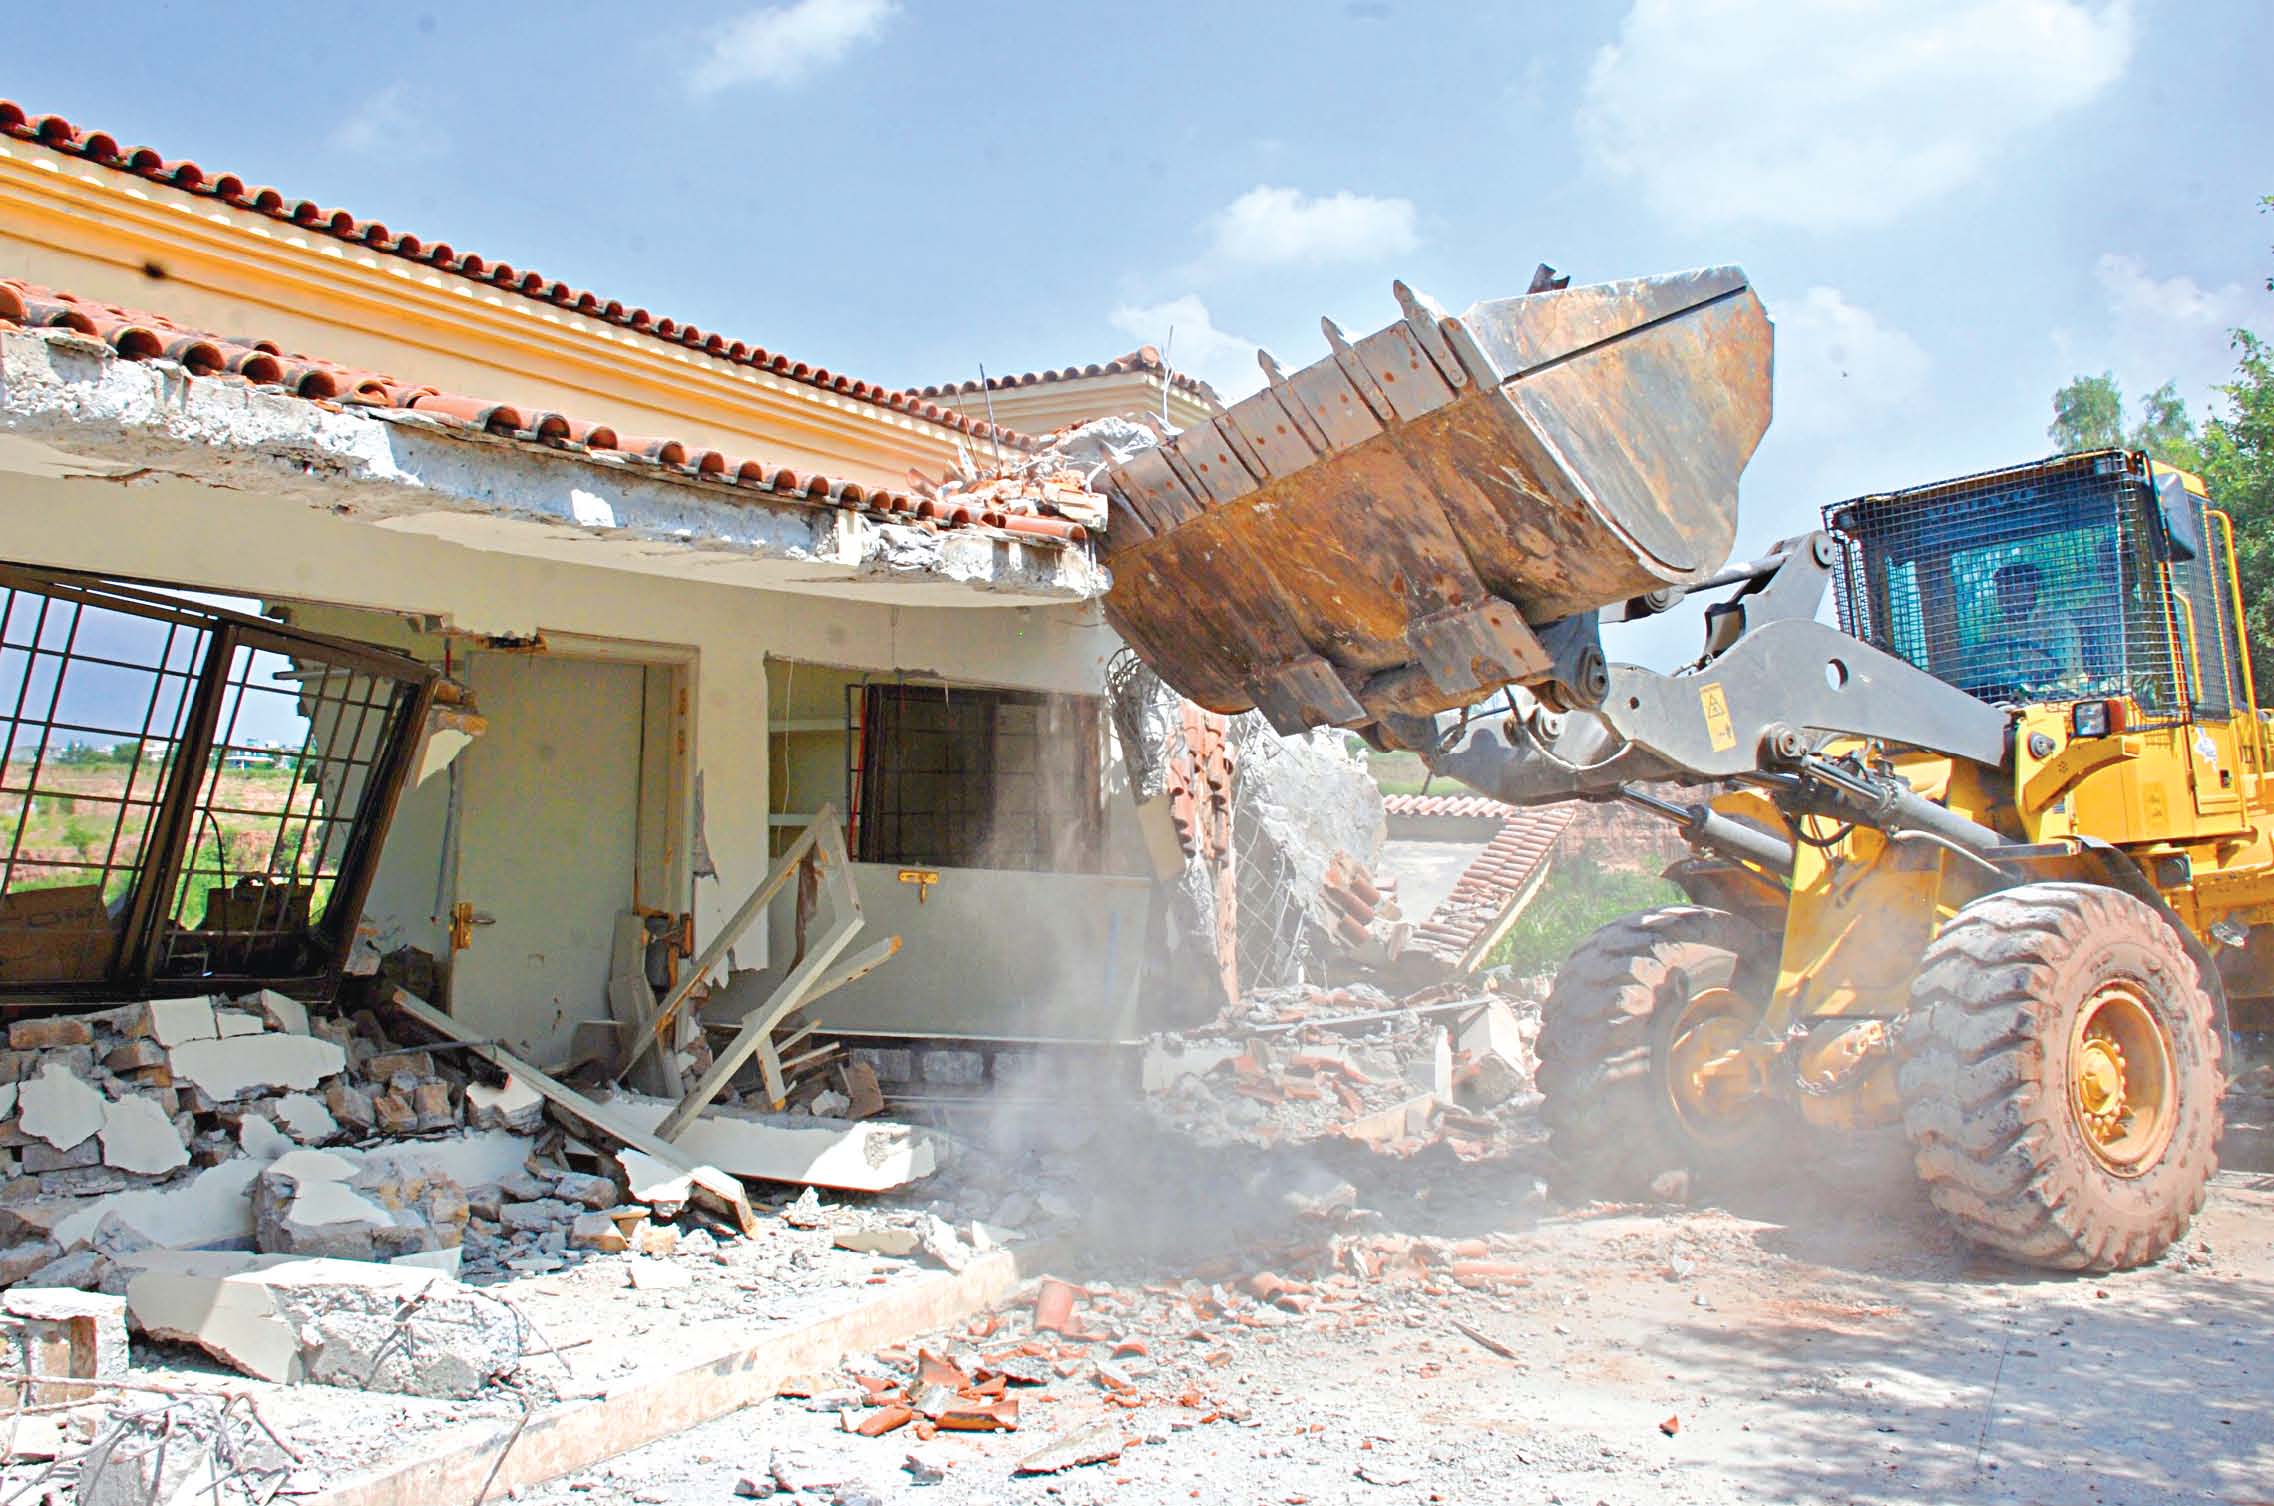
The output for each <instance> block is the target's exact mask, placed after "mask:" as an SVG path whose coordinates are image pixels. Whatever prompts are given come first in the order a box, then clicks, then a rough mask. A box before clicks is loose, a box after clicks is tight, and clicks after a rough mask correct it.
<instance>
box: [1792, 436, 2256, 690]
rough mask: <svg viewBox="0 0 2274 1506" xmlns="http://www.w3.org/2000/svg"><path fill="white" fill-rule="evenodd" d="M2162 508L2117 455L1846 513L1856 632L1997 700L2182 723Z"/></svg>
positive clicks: (1901, 495)
mask: <svg viewBox="0 0 2274 1506" xmlns="http://www.w3.org/2000/svg"><path fill="white" fill-rule="evenodd" d="M2152 500H2153V499H2152V494H2151V492H2150V489H2149V485H2148V481H2147V478H2146V477H2145V476H2144V475H2143V474H2142V473H2141V470H2140V468H2139V465H2138V463H2137V462H2136V461H2135V460H2134V459H2133V457H2131V456H2128V455H2125V454H2122V453H2119V452H2101V453H2098V454H2088V455H2073V456H2062V457H2059V458H2056V459H2053V460H2048V461H2043V462H2039V463H2037V464H2034V465H2027V466H2016V467H2011V468H2008V469H2005V470H1999V471H1988V472H1984V473H1982V474H1979V475H1974V476H1965V477H1961V478H1959V479H1957V480H1954V481H1945V482H1939V483H1936V484H1935V485H1932V486H1924V487H1915V488H1912V489H1910V490H1908V491H1901V492H1890V493H1882V494H1878V495H1873V496H1867V497H1858V498H1855V499H1853V500H1850V501H1846V502H1839V503H1835V504H1833V505H1832V506H1830V507H1828V508H1826V509H1825V510H1824V524H1825V527H1826V529H1827V530H1828V531H1829V532H1830V533H1831V534H1832V536H1833V538H1834V539H1835V540H1836V541H1837V542H1838V544H1839V547H1840V551H1841V556H1842V558H1841V563H1840V567H1839V569H1838V570H1837V572H1836V574H1835V588H1836V596H1837V601H1838V606H1839V614H1840V626H1841V628H1842V629H1843V630H1845V631H1846V632H1848V633H1851V634H1853V635H1854V636H1856V637H1858V638H1861V639H1862V640H1864V641H1865V642H1867V643H1870V644H1872V645H1874V646H1875V647H1878V648H1882V649H1885V650H1887V651H1888V652H1890V653H1893V654H1896V655H1899V656H1900V657H1902V658H1904V659H1907V660H1909V661H1910V662H1911V663H1912V664H1915V665H1917V666H1918V667H1919V668H1921V669H1923V670H1926V671H1927V672H1928V673H1929V674H1932V675H1934V676H1936V677H1937V678H1938V679H1941V680H1944V681H1946V682H1948V683H1950V684H1952V685H1955V686H1957V687H1958V688H1959V689H1961V690H1964V691H1966V692H1968V693H1969V694H1972V695H1976V696H1979V697H1981V698H1982V699H1984V700H1987V701H1993V702H2008V701H2010V702H2039V701H2055V700H2074V699H2083V698H2087V697H2093V696H2116V695H2129V696H2130V697H2132V699H2133V700H2134V701H2135V702H2136V703H2137V705H2138V706H2139V708H2140V709H2141V711H2142V712H2143V713H2145V715H2146V718H2147V720H2148V721H2149V722H2151V723H2152V722H2156V721H2176V720H2179V719H2181V718H2182V717H2183V716H2184V714H2185V712H2186V709H2187V708H2186V704H2185V700H2184V699H2183V692H2182V689H2181V687H2182V686H2183V684H2184V683H2185V682H2184V681H2183V680H2182V678H2181V677H2180V675H2179V673H2178V669H2177V666H2178V664H2179V663H2180V662H2181V660H2180V658H2179V654H2178V645H2177V642H2176V639H2175V635H2174V633H2173V630H2172V622H2171V613H2170V611H2169V609H2168V606H2167V600H2166V595H2165V592H2164V587H2163V580H2164V576H2163V569H2164V567H2163V566H2162V564H2161V563H2160V562H2159V560H2158V555H2157V550H2156V541H2155V539H2154V537H2153V536H2152V534H2153V529H2154V527H2155V523H2154V518H2155V513H2154V510H2153V507H2152ZM2197 564H2198V568H2200V569H2204V570H2205V576H2206V580H2207V579H2208V570H2207V568H2206V567H2205V565H2204V562H2197ZM2210 594H2212V595H2214V596H2215V595H2216V593H2210ZM2224 615H2225V614H2224V613H2223V612H2222V610H2221V609H2220V608H2219V607H2217V606H2213V607H2212V608H2211V609H2210V612H2209V617H2210V618H2214V619H2220V620H2223V617H2224ZM2209 636H2216V634H2212V635H2209ZM2225 659H2226V656H2225V654H2224V652H2223V650H2222V651H2221V652H2220V654H2219V664H2220V666H2221V668H2220V669H2219V671H2218V673H2219V674H2222V675H2223V674H2224V673H2225V672H2226V671H2225V669H2224V665H2225Z"/></svg>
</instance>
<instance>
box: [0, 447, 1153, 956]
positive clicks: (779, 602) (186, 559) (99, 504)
mask: <svg viewBox="0 0 2274 1506" xmlns="http://www.w3.org/2000/svg"><path fill="white" fill-rule="evenodd" d="M0 556H4V557H5V558H8V559H11V560H16V561H21V562H25V563H31V564H44V565H52V566H58V567H63V568H70V569H79V570H92V571H98V572H102V573H105V574H112V575H119V576H125V577H131V578H140V579H148V580H155V581H162V582H169V583H172V584H176V585H181V586H186V587H190V588H193V589H199V590H209V591H221V592H229V593H234V594H240V595H249V596H257V597H263V598H293V599H300V600H305V601H311V602H325V603H332V604H335V605H341V606H354V607H363V608H369V609H373V610H375V611H380V612H386V613H397V614H402V613H408V614H413V615H415V616H418V617H421V618H427V619H431V623H432V625H433V626H436V627H450V628H455V629H457V630H460V631H465V632H476V633H495V634H514V635H526V634H529V633H533V632H548V633H554V634H578V635H584V636H587V637H590V638H595V639H605V640H616V641H618V642H622V643H634V644H636V643H648V644H654V645H659V646H661V647H663V648H666V649H669V648H682V647H683V648H686V649H691V650H693V651H694V653H695V655H696V662H695V664H694V666H693V668H692V672H691V678H692V681H693V709H692V723H693V726H692V733H691V748H690V762H691V763H692V765H693V767H694V768H695V769H697V770H700V771H701V772H702V774H703V776H704V781H705V786H706V788H705V795H706V817H707V823H706V836H707V838H708V843H709V848H710V851H711V854H712V856H713V858H714V860H715V861H716V863H717V866H718V869H719V879H718V881H716V882H710V881H704V882H701V883H699V884H698V885H697V886H696V889H695V908H696V916H697V926H696V930H697V938H698V944H700V943H701V942H702V941H704V940H707V939H708V938H709V936H710V935H711V933H712V932H713V930H714V929H715V927H716V926H717V925H718V924H719V923H720V921H721V920H723V919H724V918H725V916H727V915H729V914H731V913H732V912H733V910H734V908H735V906H736V905H737V904H738V903H739V902H740V901H741V898H742V896H743V895H744V894H745V893H746V892H747V891H748V890H749V888H750V887H751V886H752V885H753V884H755V883H756V882H757V880H758V879H759V878H760V877H761V876H763V874H764V872H765V870H766V867H767V866H768V825H767V811H768V798H767V792H768V783H769V780H768V763H769V758H770V752H769V746H768V737H767V722H768V712H767V702H768V695H767V660H768V657H769V655H775V656H781V657H786V658H796V659H804V660H810V661H814V662H819V663H830V664H837V665H842V666H845V667H848V668H852V669H857V670H867V671H870V672H873V673H878V674H890V673H893V672H895V671H909V672H915V673H922V674H926V675H932V676H937V677H942V678H947V679H954V680H964V681H968V682H974V683H981V684H992V685H1002V686H1009V687H1016V688H1027V689H1035V690H1052V691H1072V692H1081V693H1092V694H1094V693H1096V692H1097V690H1098V689H1099V687H1100V686H1101V685H1102V684H1103V678H1104V668H1105V663H1106V660H1107V659H1108V658H1109V657H1110V655H1111V654H1112V653H1113V651H1114V650H1115V649H1116V648H1117V647H1118V640H1117V639H1116V638H1115V637H1114V635H1113V634H1112V633H1111V632H1110V630H1108V629H1107V628H1105V627H1104V626H1103V623H1102V619H1100V617H1099V616H1098V614H1097V609H1096V608H1095V607H1094V606H1079V607H1063V608H1055V607H1054V608H1029V607H1018V608H983V607H981V608H960V609H958V608H947V609H942V608H918V607H886V606H878V605H871V604H855V603H849V602H842V601H837V600H832V599H828V598H820V597H812V596H794V597H793V596H787V595H783V594H779V593H773V592H766V591H755V590H748V589H740V588H734V587H727V586H716V585H709V584H704V583H701V582H695V581H678V580H673V579H670V578H667V577H659V576H650V575H639V574H632V573H629V572H622V571H611V570H606V569H599V568H593V567H589V566H580V565H572V564H564V563H558V562H552V561H545V560H533V559H528V558H525V557H521V556H516V555H511V554H504V553H494V552H485V551H480V550H476V549H470V548H465V547H461V546H458V545H454V544H449V543H445V542H443V541H441V540H437V539H434V538H432V537H429V536H424V535H416V534H407V533H398V532H390V531H388V530H384V529H375V528H372V527H369V526H366V525H363V524H359V523H354V522H350V521H346V520H343V519H338V518H334V517H331V516H329V515H326V514H323V513H318V512H315V511H312V510H310V509H308V508H307V507H306V506H304V505H303V504H301V503H299V502H297V501H283V500H279V499H276V498H271V497H265V496H262V495H259V494H256V493H229V492H221V491H216V490H211V489H205V488H199V487H194V486H191V485H189V484H187V483H183V482H180V481H172V480H165V481H156V482H153V483H152V484H149V485H134V486H128V485H119V484H116V483H113V482H107V481H93V480H62V479H52V478H45V477H34V476H27V475H22V474H19V473H0ZM959 595H960V599H965V600H968V599H970V598H969V596H968V594H961V593H959ZM319 615H320V614H313V613H311V614H309V615H308V618H307V620H309V621H310V622H311V623H312V624H314V623H315V621H316V620H317V618H318V616H319ZM377 636H382V637H385V636H389V635H387V634H379V635H377ZM396 641H397V642H398V644H415V643H421V642H423V647H424V651H425V652H427V653H429V654H431V653H432V652H433V644H434V641H435V640H433V639H431V638H428V639H425V640H419V639H416V638H415V637H413V636H412V635H410V634H409V633H408V632H407V630H403V631H400V632H399V634H398V635H397V640H396ZM1109 800H1110V801H1117V802H1118V803H1119V804H1123V805H1125V804H1126V801H1120V800H1119V799H1118V796H1109ZM439 815H440V806H439V803H438V796H437V795H435V794H432V793H427V792H421V793H420V794H418V795H414V797H413V798H412V800H411V801H410V802H409V803H408V804H407V805H406V808H405V810H404V812H403V819H404V821H405V826H404V830H403V832H402V835H401V841H400V843H399V844H398V843H397V842H390V844H389V850H388V855H387V859H386V862H385V863H384V864H383V865H382V885H381V890H380V894H381V900H380V901H377V902H376V903H380V904H383V906H384V907H385V909H386V910H387V912H388V913H389V914H391V915H392V916H394V917H395V918H397V919H399V920H401V921H403V922H404V923H405V924H406V925H416V926H422V927H423V926H426V925H427V921H426V917H428V916H429V915H430V914H431V912H432V905H433V893H434V890H433V874H434V866H435V863H436V861H437V859H438V854H439V841H440V838H439V824H438V823H439ZM1022 887H1024V888H1025V889H1028V890H1031V904H1030V906H1028V907H1027V909H1028V912H1029V913H1030V914H1031V913H1033V912H1040V911H1045V910H1047V909H1048V907H1049V906H1051V905H1052V904H1053V903H1054V902H1055V897H1054V894H1053V885H1052V880H1051V877H1050V876H1049V875H1040V874H1038V875H1033V876H1031V878H1030V879H1029V880H1027V881H1026V883H1025V884H1024V885H1023V886H1022ZM1024 923H1026V917H1025V916H1019V915H1012V916H1006V917H1004V922H1003V925H1004V935H1003V940H1002V944H1003V945H1005V946H1010V945H1015V944H1017V943H1016V939H1015V938H1016V934H1017V930H1018V927H1019V926H1020V925H1022V924H1024ZM427 934H428V936H429V938H430V944H431V937H432V934H433V933H432V930H431V928H430V927H429V928H428V931H427ZM987 939H988V938H984V937H980V938H973V939H972V943H971V944H976V945H982V946H983V945H985V944H986V942H987ZM758 948H759V942H758V941H757V939H756V938H753V939H752V940H750V941H748V942H745V943H744V944H743V946H742V948H741V949H740V956H741V958H742V960H743V963H744V965H745V966H748V965H751V964H752V963H754V962H755V961H756V960H757V953H758Z"/></svg>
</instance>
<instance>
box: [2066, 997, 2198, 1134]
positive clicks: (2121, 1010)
mask: <svg viewBox="0 0 2274 1506" xmlns="http://www.w3.org/2000/svg"><path fill="white" fill-rule="evenodd" d="M2069 1106H2070V1109H2071V1110H2072V1112H2073V1113H2074V1114H2075V1116H2076V1120H2077V1126H2078V1128H2079V1129H2081V1130H2082V1131H2083V1132H2084V1142H2085V1145H2086V1147H2087V1148H2088V1149H2089V1150H2090V1151H2091V1152H2092V1154H2093V1156H2094V1158H2095V1159H2097V1160H2098V1161H2099V1162H2100V1163H2101V1164H2102V1165H2103V1166H2105V1167H2107V1168H2108V1169H2109V1170H2110V1171H2113V1172H2115V1173H2116V1174H2117V1175H2119V1176H2139V1175H2141V1174H2142V1173H2144V1172H2145V1171H2147V1170H2148V1168H2149V1167H2151V1166H2152V1165H2154V1164H2155V1161H2156V1158H2157V1157H2158V1156H2160V1155H2161V1154H2162V1153H2163V1150H2164V1147H2165V1146H2167V1145H2169V1144H2170V1143H2171V1135H2172V1130H2173V1128H2174V1125H2175V1124H2176V1122H2177V1115H2176V1113H2175V1109H2176V1107H2177V1104H2176V1084H2175V1081H2174V1078H2173V1071H2172V1056H2171V1037H2170V1034H2169V1032H2167V1031H2166V1030H2165V1028H2164V1025H2163V1022H2162V1020H2161V1019H2159V1018H2158V1017H2157V1015H2156V1012H2155V1011H2154V1010H2153V1009H2152V1008H2150V1007H2149V1005H2148V1003H2147V1000H2146V999H2145V998H2144V997H2142V996H2141V994H2140V992H2139V991H2138V989H2137V987H2136V986H2135V985H2133V984H2131V983H2129V982H2114V983H2109V984H2107V985H2104V986H2103V987H2102V988H2101V989H2100V990H2099V991H2098V992H2097V993H2095V994H2094V995H2093V996H2092V997H2091V998H2090V999H2088V1000H2086V1001H2085V1006H2084V1008H2083V1009H2081V1010H2079V1011H2078V1012H2077V1022H2076V1027H2075V1029H2074V1031H2073V1032H2072V1033H2071V1035H2070V1039H2069Z"/></svg>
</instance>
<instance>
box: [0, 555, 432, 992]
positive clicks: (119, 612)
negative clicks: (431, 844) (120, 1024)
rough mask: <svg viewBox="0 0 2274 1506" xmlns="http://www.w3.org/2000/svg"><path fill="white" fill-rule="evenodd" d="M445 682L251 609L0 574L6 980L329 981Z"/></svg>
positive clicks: (1, 912)
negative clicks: (438, 685)
mask: <svg viewBox="0 0 2274 1506" xmlns="http://www.w3.org/2000/svg"><path fill="white" fill-rule="evenodd" d="M433 680H434V675H433V672H432V671H431V670H429V669H427V668H426V667H425V666H423V665H420V664H418V663H417V662H415V661H413V660H410V659H406V658H402V657H400V656H398V655H394V654H389V653H384V652H381V651H378V650H374V649H370V648H367V647H365V646H363V645H360V644H354V643H348V642H345V641H342V640H336V639H331V638H326V637H322V636H319V635H316V634H311V633H304V632H300V631H298V630H295V629H292V628H287V627H284V626H282V625H280V624H276V623H272V622H267V621H265V620H263V619H261V618H258V617H253V616H249V615H246V614H243V613H238V612H231V611H226V610H222V609H219V608H215V607H209V606H205V605H202V604H199V603H195V602H191V601H187V600H183V599H180V598H176V597H172V596H167V595H161V594H159V593H156V592H152V591H145V590H140V589H137V588H135V587H132V586H124V585H119V584H116V583H113V582H107V581H101V580H95V579H92V578H87V577H80V576H72V575H64V574H58V573H54V572H46V571H39V570H29V569H24V568H21V567H16V566H0V843H4V844H5V845H4V846H0V854H4V859H0V994H6V993H24V992H28V991H37V992H41V993H53V994H58V995H63V996H76V997H105V998H117V997H139V996H144V995H147V994H149V993H152V992H159V993H163V992H168V991H173V992H179V991H181V990H182V987H184V986H195V987H200V988H203V987H228V986H230V985H233V984H240V983H241V984H246V985H251V984H255V983H258V984H265V985H271V986H277V987H285V988H291V989H294V990H295V991H299V992H315V991H320V990H321V989H323V988H325V987H328V986H329V985H330V983H331V982H333V981H336V978H337V975H338V969H339V967H340V965H341V964H342V963H343V962H344V960H345V958H346V953H347V948H348V946H349V944H350V943H351V942H352V940H353V930H354V923H355V921H356V919H357V918H358V916H359V915H360V912H361V909H362V903H363V895H364V893H365V891H366V889H367V888H368V886H369V883H370V879H371V874H372V870H373V868H374V867H375V865H376V863H377V858H378V848H379V843H380V841H381V839H382V838H383V837H384V835H385V831H386V823H387V818H388V816H389V814H390V813H391V811H392V808H393V805H394V801H395V798H396V796H397V794H398V793H399V791H400V789H401V786H402V780H403V777H404V774H405V772H406V770H407V768H408V765H409V761H410V759H411V757H412V755H413V754H414V752H415V751H416V747H417V740H418V737H419V735H420V734H421V732H422V731H423V730H424V723H425V715H426V706H427V702H428V699H429V697H430V696H431V694H432V685H433ZM176 985H178V986H176Z"/></svg>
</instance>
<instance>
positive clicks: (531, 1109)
mask: <svg viewBox="0 0 2274 1506" xmlns="http://www.w3.org/2000/svg"><path fill="white" fill-rule="evenodd" d="M544 1119H545V1095H544V1094H542V1093H540V1092H538V1091H537V1090H536V1089H535V1088H533V1087H531V1086H529V1084H527V1083H525V1082H523V1081H522V1080H521V1079H520V1078H518V1077H509V1078H507V1079H506V1080H505V1083H504V1085H503V1086H501V1087H494V1088H493V1087H491V1086H490V1085H489V1084H488V1083H486V1082H476V1083H468V1084H467V1085H466V1123H467V1124H468V1125H469V1126H471V1127H472V1128H474V1129H504V1130H515V1131H519V1132H521V1133H524V1134H528V1133H534V1132H535V1131H536V1130H537V1128H538V1127H539V1126H540V1125H542V1124H543V1123H544Z"/></svg>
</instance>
